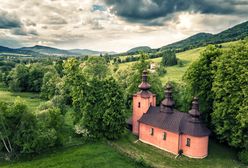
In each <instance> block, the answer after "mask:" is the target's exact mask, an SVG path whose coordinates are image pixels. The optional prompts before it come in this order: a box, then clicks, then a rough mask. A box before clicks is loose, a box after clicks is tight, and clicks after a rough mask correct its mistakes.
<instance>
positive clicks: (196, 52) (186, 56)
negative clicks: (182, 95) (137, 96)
mask: <svg viewBox="0 0 248 168" xmlns="http://www.w3.org/2000/svg"><path fill="white" fill-rule="evenodd" d="M235 43H237V42H236V41H234V42H228V43H222V44H221V45H222V48H223V49H225V48H228V47H229V45H230V44H235ZM205 48H206V47H200V48H195V49H192V50H187V51H184V52H180V53H177V54H176V56H177V58H179V59H180V60H181V61H182V62H183V66H182V67H179V66H178V65H175V66H170V67H166V71H167V73H166V74H165V75H164V76H162V77H160V79H161V81H162V83H163V84H166V83H167V82H168V81H177V82H181V81H182V76H183V74H184V73H185V71H186V70H187V68H188V67H189V66H190V65H191V64H192V63H193V62H194V61H196V60H197V59H198V58H199V56H200V53H201V52H202V51H203V50H204V49H205ZM136 56H137V55H136ZM121 57H122V59H123V57H124V56H121ZM161 59H162V58H161V57H160V58H154V59H149V61H150V62H154V63H159V62H161ZM133 63H135V62H128V63H121V64H119V68H120V69H121V70H123V69H127V68H129V67H130V66H131V65H132V64H133Z"/></svg>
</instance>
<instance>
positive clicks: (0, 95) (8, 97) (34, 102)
mask: <svg viewBox="0 0 248 168" xmlns="http://www.w3.org/2000/svg"><path fill="white" fill-rule="evenodd" d="M17 97H20V98H21V100H23V101H24V102H26V103H27V105H28V107H29V108H30V109H31V110H32V111H35V109H37V107H38V106H39V105H40V104H41V103H42V102H44V100H42V99H40V98H39V94H36V93H29V92H10V91H8V90H7V88H5V87H4V86H3V85H2V83H0V101H2V102H13V101H15V99H16V98H17Z"/></svg>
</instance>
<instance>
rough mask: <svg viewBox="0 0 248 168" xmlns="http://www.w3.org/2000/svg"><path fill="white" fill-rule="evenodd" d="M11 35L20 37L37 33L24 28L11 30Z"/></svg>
mask: <svg viewBox="0 0 248 168" xmlns="http://www.w3.org/2000/svg"><path fill="white" fill-rule="evenodd" d="M11 33H12V34H13V35H20V36H27V35H34V36H37V35H38V32H37V31H36V30H35V29H30V30H26V29H25V28H24V27H21V28H14V29H11Z"/></svg>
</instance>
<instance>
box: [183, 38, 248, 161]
mask: <svg viewBox="0 0 248 168" xmlns="http://www.w3.org/2000/svg"><path fill="white" fill-rule="evenodd" d="M247 55H248V40H244V41H240V42H238V43H237V44H235V45H232V46H230V48H229V49H226V50H222V51H221V50H219V49H218V48H216V47H213V46H210V47H208V48H207V49H206V50H205V51H204V52H203V53H202V55H201V58H200V59H199V61H198V62H196V63H194V64H193V65H192V66H191V67H190V68H189V69H188V71H187V73H186V76H185V78H186V81H187V84H188V85H189V86H190V88H191V90H192V92H193V93H194V94H197V95H199V97H200V98H202V100H201V101H200V104H201V107H202V109H203V112H204V114H205V120H206V122H208V123H209V124H211V126H212V128H213V130H214V132H215V134H216V135H217V138H218V139H219V140H220V141H221V142H227V143H228V144H229V145H230V146H233V147H235V148H238V149H242V150H244V151H247V150H248V148H247V146H248V134H247V132H248V115H247V114H248V113H247V110H248V101H247V100H248V97H247V95H248V88H247V86H248V73H247V72H248V71H247V65H248V60H247ZM210 117H211V118H210ZM244 153H245V152H244ZM244 153H242V156H243V157H240V158H242V159H245V158H246V157H244V156H245V154H244ZM243 162H247V160H243Z"/></svg>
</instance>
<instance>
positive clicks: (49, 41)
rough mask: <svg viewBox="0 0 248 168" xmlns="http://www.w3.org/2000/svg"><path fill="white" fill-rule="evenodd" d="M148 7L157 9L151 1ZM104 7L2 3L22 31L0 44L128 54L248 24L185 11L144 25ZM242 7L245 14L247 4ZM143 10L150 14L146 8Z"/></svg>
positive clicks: (84, 2)
mask: <svg viewBox="0 0 248 168" xmlns="http://www.w3.org/2000/svg"><path fill="white" fill-rule="evenodd" d="M144 3H145V4H147V5H151V6H154V5H156V4H154V3H153V2H152V1H151V0H145V1H144ZM93 5H95V6H94V7H95V10H93ZM104 5H105V4H104V2H103V1H102V0H42V1H41V0H4V1H1V3H0V9H5V10H7V11H8V15H11V16H16V18H15V19H17V20H18V21H20V23H21V27H19V28H15V29H12V30H11V29H9V30H8V29H1V28H0V34H1V36H0V38H1V43H0V44H2V43H3V39H8V41H11V42H12V45H11V46H12V47H13V41H16V45H18V46H20V45H23V46H31V45H36V44H41V45H50V46H54V47H59V48H66V49H68V48H89V49H95V50H109V51H110V50H111V51H112V50H114V51H126V50H128V49H130V48H132V47H136V46H141V45H148V46H151V47H155V48H156V47H161V46H163V45H165V44H168V43H171V42H175V41H177V40H180V39H182V38H185V37H187V36H189V35H193V34H195V33H198V32H211V33H216V32H219V31H221V30H224V29H225V28H226V27H230V26H233V25H235V24H237V23H239V22H241V21H244V20H245V16H233V15H217V14H215V15H211V14H200V13H190V12H181V13H174V14H172V15H170V16H169V17H168V18H166V19H165V18H157V20H154V21H155V22H156V21H158V22H160V23H161V22H164V24H162V25H157V26H156V25H152V24H150V25H149V24H148V25H146V26H145V25H144V24H141V23H135V22H132V23H131V22H128V21H126V20H124V19H123V18H121V17H119V16H117V15H115V14H114V13H111V9H110V7H108V6H104ZM101 6H103V8H100V7H101ZM238 7H239V8H241V9H242V10H244V9H243V8H242V6H237V8H238ZM97 8H99V9H100V10H96V9H97ZM154 8H155V6H154ZM140 10H141V11H142V10H144V11H146V10H147V8H145V7H144V9H140ZM12 20H13V17H12ZM20 35H21V36H20ZM6 42H7V41H6ZM6 45H9V43H8V44H7V43H6Z"/></svg>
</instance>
